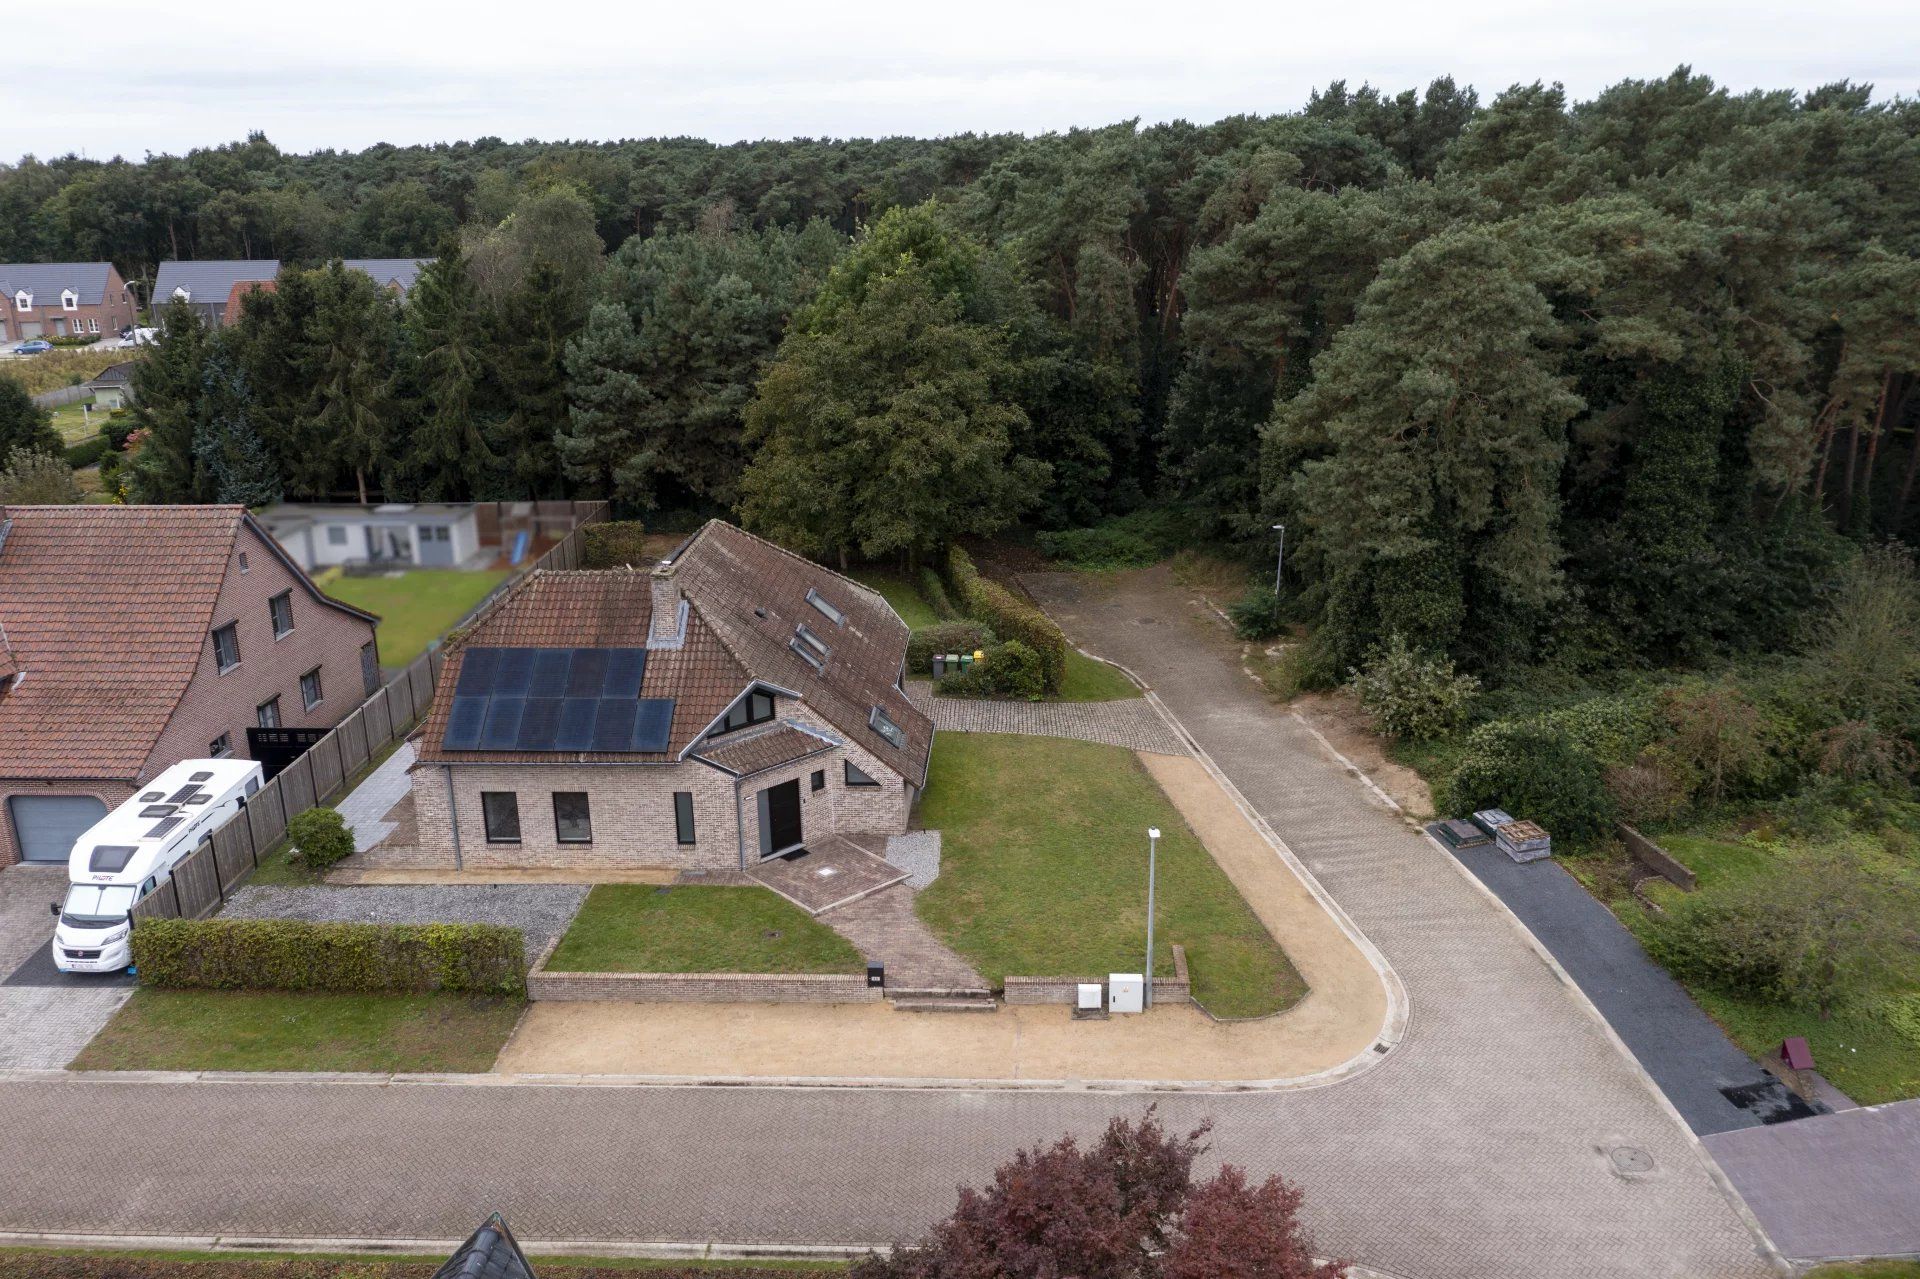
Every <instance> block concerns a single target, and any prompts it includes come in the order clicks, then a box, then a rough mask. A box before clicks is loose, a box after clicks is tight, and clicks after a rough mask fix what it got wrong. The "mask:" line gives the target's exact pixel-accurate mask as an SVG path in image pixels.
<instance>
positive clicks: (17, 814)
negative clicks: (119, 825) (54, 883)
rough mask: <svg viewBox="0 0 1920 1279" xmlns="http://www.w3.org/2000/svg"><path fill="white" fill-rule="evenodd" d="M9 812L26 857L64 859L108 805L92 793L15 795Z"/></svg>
mask: <svg viewBox="0 0 1920 1279" xmlns="http://www.w3.org/2000/svg"><path fill="white" fill-rule="evenodd" d="M7 812H8V815H9V816H10V817H12V818H13V833H14V835H15V836H16V837H18V838H19V840H20V852H21V855H22V856H23V857H25V858H26V860H28V861H30V862H63V861H65V860H67V854H68V853H70V852H72V851H73V841H74V840H76V839H78V838H80V836H81V835H82V834H83V833H84V832H85V831H86V829H87V827H89V826H91V825H93V824H94V823H95V822H97V821H99V820H100V819H101V818H102V817H105V816H106V815H107V806H106V805H105V804H103V803H101V802H100V801H99V800H97V799H95V798H93V796H91V795H15V796H14V797H13V798H12V799H9V800H8V801H7Z"/></svg>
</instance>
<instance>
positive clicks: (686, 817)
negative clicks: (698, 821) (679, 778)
mask: <svg viewBox="0 0 1920 1279" xmlns="http://www.w3.org/2000/svg"><path fill="white" fill-rule="evenodd" d="M673 831H674V835H675V837H676V838H678V839H679V841H680V842H681V843H683V844H691V843H692V842H693V792H692V791H690V790H677V791H675V792H674V793H673Z"/></svg>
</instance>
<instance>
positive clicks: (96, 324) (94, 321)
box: [87, 315, 100, 333]
mask: <svg viewBox="0 0 1920 1279" xmlns="http://www.w3.org/2000/svg"><path fill="white" fill-rule="evenodd" d="M99 331H100V317H99V316H97V315H94V316H89V317H87V332H89V333H98V332H99Z"/></svg>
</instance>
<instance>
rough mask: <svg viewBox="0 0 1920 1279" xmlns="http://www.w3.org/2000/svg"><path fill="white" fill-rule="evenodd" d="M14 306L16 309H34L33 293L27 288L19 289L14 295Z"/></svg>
mask: <svg viewBox="0 0 1920 1279" xmlns="http://www.w3.org/2000/svg"><path fill="white" fill-rule="evenodd" d="M13 307H14V310H16V311H31V310H33V294H31V293H29V292H27V291H26V290H25V289H21V290H19V291H18V292H17V293H15V294H14V295H13Z"/></svg>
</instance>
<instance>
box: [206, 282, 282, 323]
mask: <svg viewBox="0 0 1920 1279" xmlns="http://www.w3.org/2000/svg"><path fill="white" fill-rule="evenodd" d="M279 287H280V281H279V280H277V279H276V280H241V281H240V282H238V283H237V284H235V285H234V286H233V291H232V292H230V293H228V294H227V305H226V308H225V309H224V310H222V311H221V312H220V325H221V327H222V328H224V327H226V326H227V325H229V324H238V323H240V315H241V313H242V312H243V311H244V310H245V309H246V305H247V298H248V297H249V296H250V295H252V294H255V293H272V292H274V291H275V290H277V289H278V288H279Z"/></svg>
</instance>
